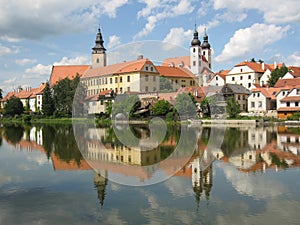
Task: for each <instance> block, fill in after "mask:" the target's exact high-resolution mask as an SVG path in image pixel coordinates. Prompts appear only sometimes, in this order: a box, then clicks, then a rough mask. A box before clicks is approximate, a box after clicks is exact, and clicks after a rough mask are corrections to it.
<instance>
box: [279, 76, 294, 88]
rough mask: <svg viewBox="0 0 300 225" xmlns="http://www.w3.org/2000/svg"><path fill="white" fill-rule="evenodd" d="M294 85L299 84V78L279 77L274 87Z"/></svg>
mask: <svg viewBox="0 0 300 225" xmlns="http://www.w3.org/2000/svg"><path fill="white" fill-rule="evenodd" d="M287 86H288V87H296V86H300V78H293V79H279V80H278V81H277V82H276V84H275V85H274V87H276V88H277V87H287Z"/></svg>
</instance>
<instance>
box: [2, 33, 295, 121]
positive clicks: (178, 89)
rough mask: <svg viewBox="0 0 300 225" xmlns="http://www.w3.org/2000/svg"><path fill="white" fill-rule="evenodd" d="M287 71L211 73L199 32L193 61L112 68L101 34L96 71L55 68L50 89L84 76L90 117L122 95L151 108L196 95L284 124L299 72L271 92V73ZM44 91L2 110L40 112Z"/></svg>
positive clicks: (267, 67) (255, 67)
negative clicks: (180, 96) (17, 107)
mask: <svg viewBox="0 0 300 225" xmlns="http://www.w3.org/2000/svg"><path fill="white" fill-rule="evenodd" d="M282 66H285V65H284V64H283V63H279V64H277V63H274V64H266V63H264V62H247V61H245V62H241V63H239V64H237V65H235V66H234V67H233V68H232V69H231V70H223V71H219V72H216V73H214V72H212V70H211V68H212V63H211V48H210V44H209V43H208V36H207V34H206V32H205V33H204V37H203V43H202V44H201V41H200V40H199V37H198V32H197V30H195V32H194V36H193V39H192V41H191V45H190V55H189V56H180V57H173V58H167V59H165V60H164V61H163V62H162V64H161V65H155V64H154V63H153V62H152V61H151V60H150V59H147V58H144V57H143V56H142V55H140V56H138V58H137V59H136V60H132V61H123V62H121V63H116V64H110V65H107V59H106V49H105V47H104V41H103V38H102V34H101V30H100V28H99V29H98V33H97V35H96V40H95V46H94V47H93V48H92V63H91V65H67V66H66V65H61V66H60V65H55V66H53V67H52V71H51V74H50V79H49V83H50V86H51V87H53V86H54V85H56V84H57V83H58V82H59V81H60V80H62V79H64V78H69V79H73V78H75V77H76V76H77V75H79V76H80V77H81V81H82V82H83V84H84V85H85V86H86V96H87V97H86V104H87V105H88V109H89V114H95V113H101V112H104V111H105V104H104V103H105V101H113V99H114V97H115V96H116V95H119V94H126V93H138V94H139V97H140V99H141V100H144V101H149V98H150V99H151V98H152V100H151V102H152V103H154V102H155V101H158V100H160V99H165V100H168V101H169V102H170V103H171V104H173V103H174V101H175V98H176V96H177V95H178V94H179V93H182V92H191V93H192V94H193V95H194V96H195V98H196V100H197V102H201V101H202V100H203V99H204V97H205V96H214V95H215V96H219V97H217V99H223V100H227V99H228V98H229V97H234V98H235V100H236V101H238V103H239V105H240V109H241V111H242V112H244V113H246V112H248V113H252V114H254V115H261V116H266V115H267V116H268V115H269V116H277V112H278V117H279V118H286V117H288V116H289V115H291V114H292V113H293V112H297V111H300V107H299V102H300V98H299V92H298V88H300V86H299V84H298V83H299V81H298V79H300V68H299V67H293V66H290V67H288V72H287V74H285V75H284V77H283V78H282V79H280V80H279V81H278V82H277V83H276V85H275V86H274V87H272V88H270V87H268V85H267V84H268V81H269V78H270V76H271V73H272V71H274V70H275V69H277V68H281V67H282ZM165 81H167V82H169V85H167V86H168V88H167V89H168V90H165V88H166V87H165V86H163V85H162V82H165ZM44 87H45V84H44V83H42V84H41V86H40V87H38V88H34V89H32V88H25V89H24V90H21V89H18V90H16V91H13V92H9V93H8V94H7V95H6V96H5V97H4V98H3V99H2V102H1V106H2V107H3V106H4V104H5V102H6V100H7V99H9V98H10V97H11V96H15V97H18V98H20V99H21V101H22V103H23V105H24V107H26V106H28V107H29V109H30V111H32V112H36V111H40V110H41V107H42V93H43V89H44ZM166 91H167V92H168V93H165V92H166ZM162 92H164V93H162ZM145 99H146V100H145Z"/></svg>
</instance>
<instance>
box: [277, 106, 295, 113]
mask: <svg viewBox="0 0 300 225" xmlns="http://www.w3.org/2000/svg"><path fill="white" fill-rule="evenodd" d="M277 111H278V112H300V107H280V108H279V109H277Z"/></svg>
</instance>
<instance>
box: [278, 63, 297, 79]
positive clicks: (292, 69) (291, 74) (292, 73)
mask: <svg viewBox="0 0 300 225" xmlns="http://www.w3.org/2000/svg"><path fill="white" fill-rule="evenodd" d="M299 77H300V67H296V66H289V67H288V72H287V73H286V74H285V75H284V76H283V77H282V79H293V78H299Z"/></svg>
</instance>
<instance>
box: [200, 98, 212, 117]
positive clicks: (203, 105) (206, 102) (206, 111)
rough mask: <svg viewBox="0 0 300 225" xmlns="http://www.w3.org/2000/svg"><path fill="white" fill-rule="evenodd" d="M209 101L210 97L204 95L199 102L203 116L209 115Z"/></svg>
mask: <svg viewBox="0 0 300 225" xmlns="http://www.w3.org/2000/svg"><path fill="white" fill-rule="evenodd" d="M210 101H211V99H210V98H208V97H205V98H204V99H203V100H202V102H201V103H200V107H201V110H202V113H203V116H204V117H210V116H211V112H210Z"/></svg>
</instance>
